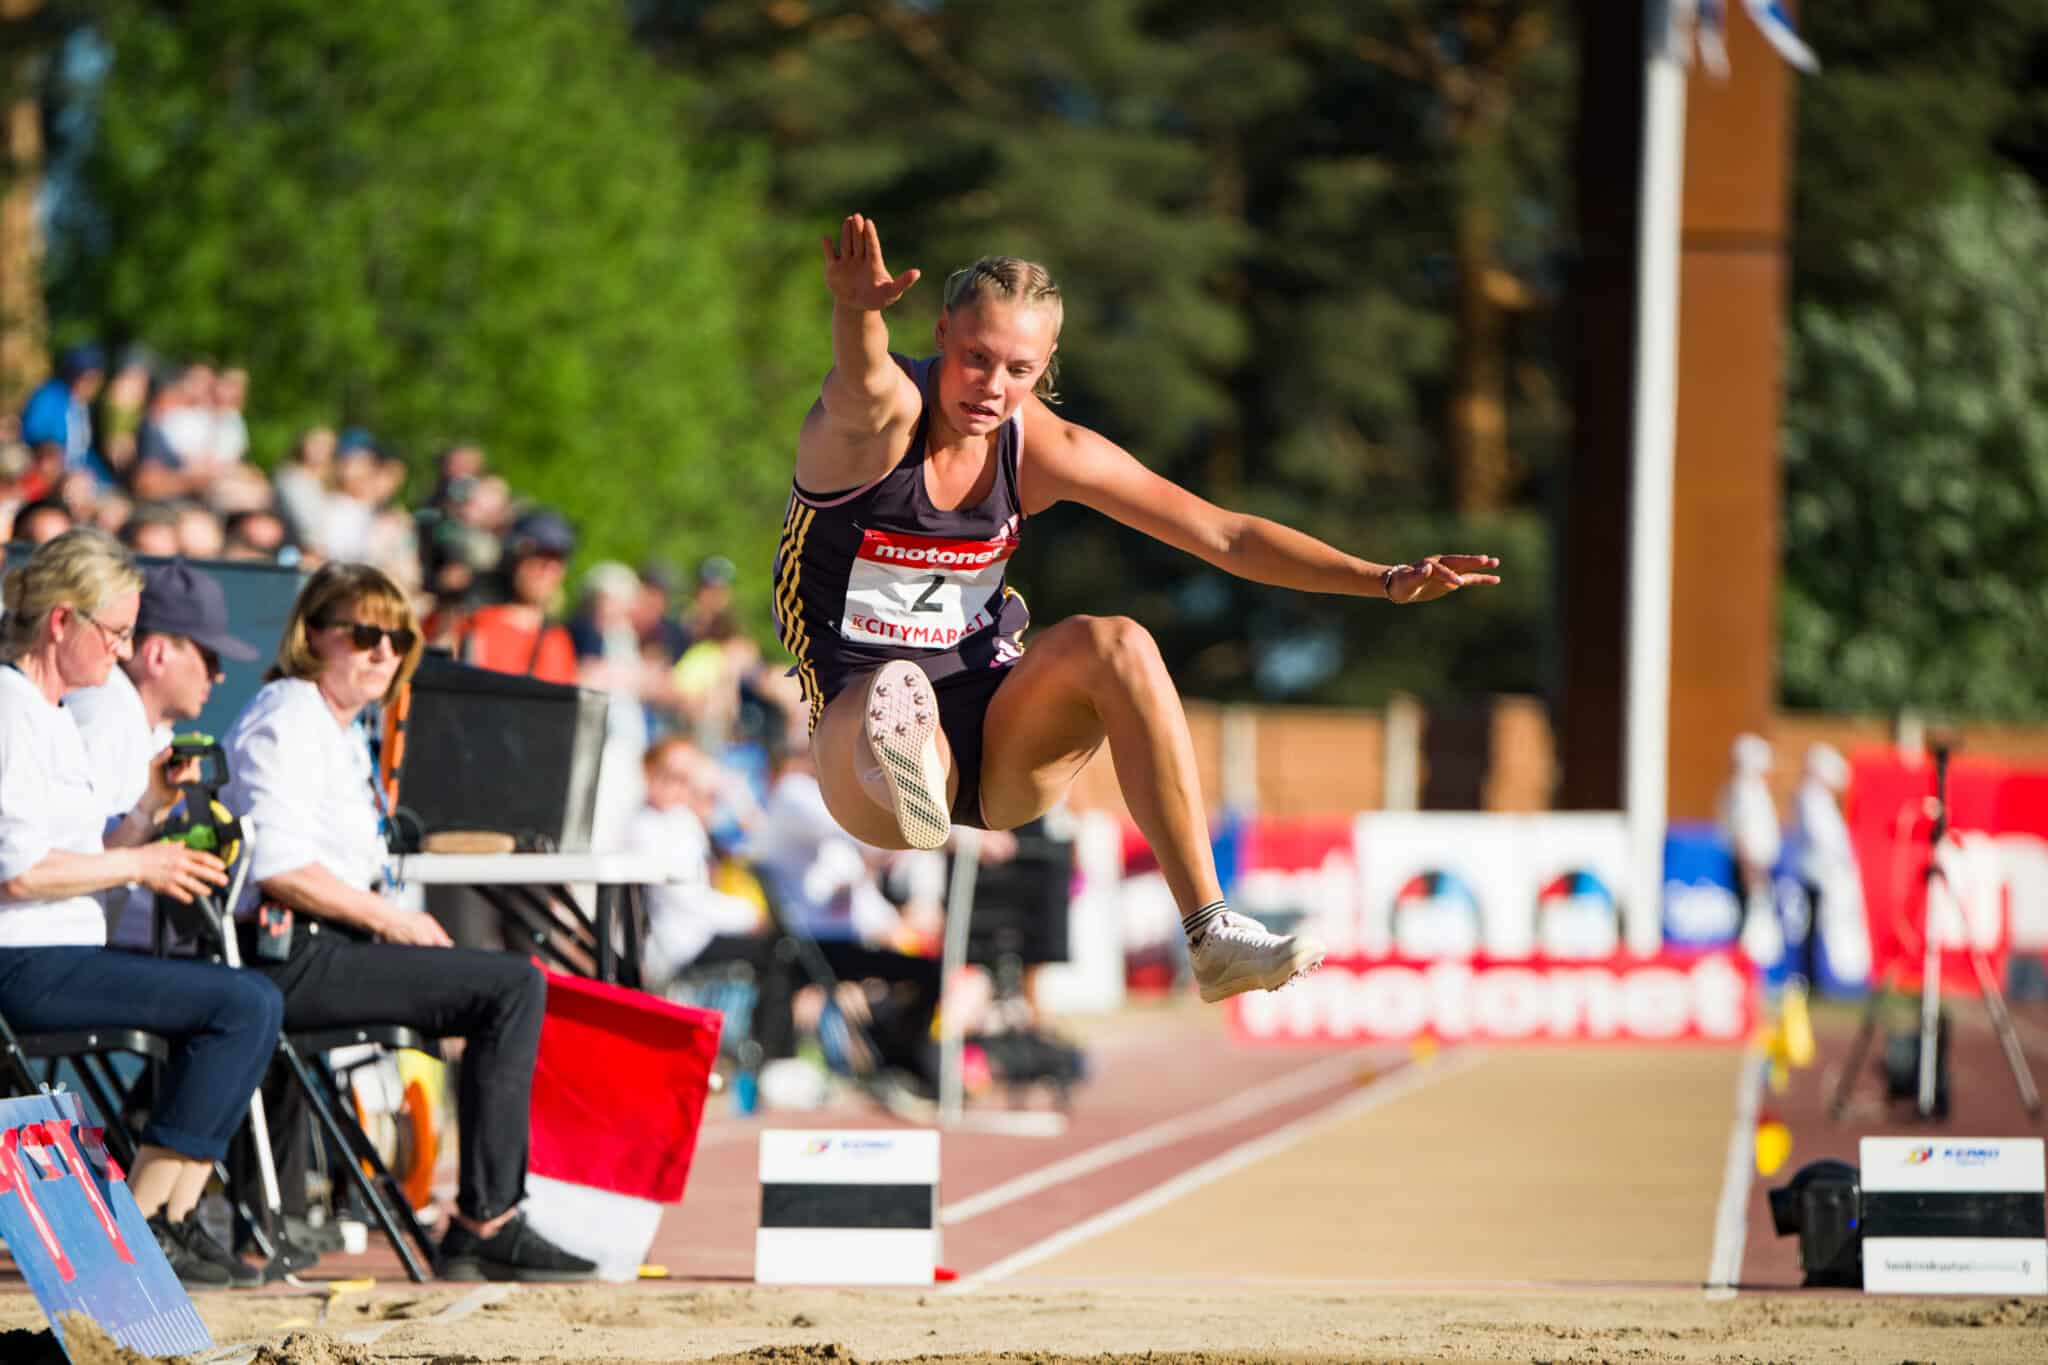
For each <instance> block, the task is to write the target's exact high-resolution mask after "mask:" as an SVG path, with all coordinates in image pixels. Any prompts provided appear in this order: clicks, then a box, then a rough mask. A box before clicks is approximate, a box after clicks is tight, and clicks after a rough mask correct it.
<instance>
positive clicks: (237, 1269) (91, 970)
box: [0, 530, 284, 1288]
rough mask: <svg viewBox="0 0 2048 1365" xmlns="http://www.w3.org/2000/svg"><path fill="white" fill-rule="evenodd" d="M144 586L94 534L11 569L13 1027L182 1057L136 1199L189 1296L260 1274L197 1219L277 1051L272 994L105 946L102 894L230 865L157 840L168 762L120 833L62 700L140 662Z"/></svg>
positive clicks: (5, 986) (3, 946)
mask: <svg viewBox="0 0 2048 1365" xmlns="http://www.w3.org/2000/svg"><path fill="white" fill-rule="evenodd" d="M141 589H142V575H141V573H139V572H138V571H137V570H136V567H135V561H134V560H133V559H132V558H130V557H129V554H128V552H127V551H126V550H124V549H122V548H121V547H120V545H118V544H117V543H115V541H114V540H113V539H112V538H111V537H109V536H107V535H105V534H103V533H102V532H99V531H93V530H77V531H67V532H65V533H64V534H63V535H60V536H58V537H56V538H55V539H54V540H51V541H49V542H47V543H45V544H44V545H43V546H41V547H40V548H39V549H37V550H36V552H35V553H34V554H32V555H30V556H29V557H28V559H27V561H26V562H24V563H23V564H22V565H21V566H20V567H18V568H15V569H13V570H11V571H9V572H8V574H7V578H6V585H5V588H4V600H5V603H6V608H7V615H6V617H5V620H4V623H0V659H4V660H5V663H6V666H5V667H4V668H0V1016H4V1017H5V1018H6V1020H7V1023H8V1024H9V1025H10V1026H11V1027H12V1028H14V1029H15V1030H17V1031H19V1032H23V1033H44V1032H69V1031H72V1030H79V1029H104V1028H138V1029H144V1030H146V1031H148V1032H151V1033H157V1034H162V1035H164V1036H166V1037H168V1038H170V1039H172V1040H173V1041H174V1042H175V1044H176V1047H177V1050H176V1052H175V1053H174V1054H173V1055H172V1058H171V1064H170V1067H169V1069H168V1071H167V1072H166V1075H165V1083H164V1086H163V1088H162V1090H161V1091H160V1092H159V1094H158V1100H157V1104H156V1107H155V1108H154V1109H153V1110H152V1111H151V1113H150V1117H149V1123H148V1124H147V1126H145V1127H144V1128H143V1130H142V1133H141V1146H140V1149H139V1150H138V1152H137V1154H136V1160H135V1163H134V1170H132V1171H131V1172H130V1173H129V1175H128V1186H129V1189H130V1191H131V1192H132V1193H133V1194H134V1196H135V1202H136V1204H137V1206H139V1207H140V1209H141V1210H142V1214H143V1217H144V1218H146V1219H148V1220H149V1225H150V1229H151V1231H152V1232H154V1233H155V1234H156V1239H157V1243H158V1245H160V1246H161V1247H162V1248H163V1251H164V1255H165V1257H166V1259H168V1260H169V1261H170V1263H171V1268H172V1269H173V1270H175V1271H176V1272H177V1274H178V1277H179V1279H181V1280H182V1281H183V1282H184V1283H185V1284H186V1285H187V1286H189V1287H192V1288H199V1287H202V1286H213V1287H221V1286H226V1285H231V1284H232V1285H239V1286H243V1287H249V1286H254V1285H256V1284H260V1283H261V1282H262V1274H261V1273H260V1272H259V1271H258V1270H257V1269H256V1268H255V1267H254V1266H251V1265H248V1264H245V1263H244V1262H242V1261H239V1260H237V1259H235V1258H234V1257H233V1256H232V1255H230V1254H229V1253H228V1251H227V1250H226V1249H225V1248H223V1247H222V1246H220V1244H219V1243H217V1242H215V1241H214V1240H213V1238H212V1237H211V1236H210V1235H208V1234H207V1232H206V1230H205V1229H204V1227H203V1226H202V1225H201V1223H200V1221H199V1219H198V1218H197V1217H196V1216H194V1209H195V1207H196V1206H197V1204H198V1202H199V1196H200V1194H201V1193H203V1192H204V1190H205V1188H206V1182H207V1179H208V1178H209V1177H210V1176H211V1175H212V1174H213V1165H214V1163H215V1162H216V1161H219V1160H220V1159H221V1158H222V1157H224V1156H225V1155H226V1154H227V1145H228V1139H229V1138H230V1137H232V1136H233V1135H234V1132H235V1130H236V1129H237V1128H238V1127H240V1126H241V1122H242V1115H243V1114H245V1113H247V1112H248V1107H249V1096H250V1094H251V1093H252V1092H253V1091H254V1090H255V1089H256V1085H257V1082H258V1081H260V1080H261V1079H262V1077H263V1069H264V1067H265V1066H266V1065H268V1064H269V1061H270V1054H271V1052H272V1051H273V1049H275V1048H276V1046H277V1030H278V1021H279V1019H280V1017H281V1016H282V1014H283V1012H284V1002H283V1001H282V1000H281V999H280V998H279V996H278V991H277V988H276V987H275V986H273V985H271V984H270V983H269V982H267V981H264V980H262V979H261V978H258V977H253V976H250V975H249V974H247V973H246V972H237V971H233V970H231V969H229V968H227V967H222V966H218V965H216V964H214V963H209V962H193V961H187V960H171V959H164V958H154V957H144V956H142V955H140V954H137V953H123V952H114V951H110V950H109V949H108V948H106V947H105V944H106V941H107V923H106V918H105V914H104V911H103V910H102V908H101V905H100V902H99V901H98V900H96V899H95V898H94V895H95V893H96V892H104V891H109V890H112V889H113V888H115V887H120V886H125V885H128V884H130V883H139V884H140V885H142V886H146V887H148V888H149V889H150V890H152V891H155V892H157V893H158V894H160V895H165V896H170V897H172V898H174V899H176V900H180V901H186V902H189V901H191V900H192V899H193V898H194V897H196V896H201V895H206V894H209V893H212V892H213V891H215V890H216V889H218V888H219V887H221V886H223V885H225V884H226V882H227V873H226V870H225V869H224V868H223V867H222V866H221V863H220V859H218V858H216V857H214V856H213V855H212V854H211V853H202V852H200V851H198V850H196V849H190V848H187V847H185V845H183V844H181V843H169V842H164V841H161V840H158V839H157V838H156V829H157V827H158V826H159V825H160V824H161V823H162V821H163V817H164V816H165V815H166V814H167V813H168V812H169V810H170V808H171V805H172V803H173V802H174V801H175V800H176V799H177V795H178V792H177V788H176V787H175V786H173V785H172V783H173V780H174V779H177V778H181V777H184V776H187V774H185V773H182V772H179V771H177V770H170V771H167V770H166V768H165V766H164V760H165V759H166V758H167V757H168V755H165V754H159V755H157V757H156V760H155V761H153V762H152V763H151V765H150V767H151V771H150V773H149V777H148V780H147V782H146V784H145V786H144V790H143V793H142V795H141V796H140V797H139V798H138V799H137V800H136V801H135V804H134V806H133V808H132V809H131V810H129V811H128V812H127V813H126V814H125V815H123V816H122V817H121V818H120V819H118V820H116V821H115V822H114V823H113V824H112V825H111V826H109V824H108V819H107V817H108V811H107V806H108V804H109V803H108V797H107V792H106V788H105V786H104V784H101V785H95V783H94V781H93V776H92V765H91V762H90V760H89V759H88V758H87V756H86V749H85V741H84V740H83V739H82V738H80V736H79V733H78V727H77V725H76V723H75V722H74V721H73V720H72V717H71V713H70V712H69V711H67V710H66V709H65V708H64V707H63V706H61V705H60V704H59V703H61V702H62V701H63V700H64V698H65V696H66V695H67V694H69V693H72V692H75V691H77V690H79V689H82V688H88V687H97V686H99V685H100V684H101V683H104V682H105V681H106V680H107V674H108V673H109V672H110V671H111V670H112V669H113V668H114V666H115V665H116V664H118V663H120V662H121V661H122V660H123V659H125V658H127V657H128V655H129V653H130V651H131V650H132V649H133V647H134V633H135V616H136V612H137V610H138V608H139V604H140V600H141Z"/></svg>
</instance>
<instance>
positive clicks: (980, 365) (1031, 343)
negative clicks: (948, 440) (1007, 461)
mask: <svg viewBox="0 0 2048 1365" xmlns="http://www.w3.org/2000/svg"><path fill="white" fill-rule="evenodd" d="M938 335H939V403H940V405H941V406H942V407H943V408H944V409H945V414H946V420H947V421H948V422H949V423H950V424H951V425H952V426H953V427H954V428H955V429H956V430H958V431H959V432H960V433H961V434H962V435H966V436H982V435H986V434H987V433H989V432H991V431H994V430H995V429H996V428H997V427H999V426H1001V425H1002V424H1003V423H1004V422H1006V421H1008V420H1009V418H1010V414H1011V413H1013V412H1015V411H1016V410H1017V407H1018V405H1019V404H1021V403H1022V402H1023V401H1024V400H1025V399H1026V398H1028V397H1030V396H1031V389H1032V386H1033V385H1035V384H1036V383H1038V378H1039V376H1040V375H1042V374H1044V373H1045V367H1046V366H1047V365H1049V364H1051V363H1052V353H1053V348H1054V347H1055V346H1056V345H1058V344H1059V326H1058V322H1057V320H1056V318H1055V317H1054V315H1053V313H1052V311H1051V310H1050V309H1047V308H1039V307H1033V306H1030V305H1024V306H1022V307H1020V306H1018V305H1016V304H1012V303H1005V302H1002V301H1000V300H996V299H981V300H978V301H976V302H974V303H970V304H965V305H963V306H961V307H959V308H956V309H954V310H952V311H951V312H946V313H941V314H940V315H939V333H938Z"/></svg>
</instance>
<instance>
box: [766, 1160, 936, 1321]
mask: <svg viewBox="0 0 2048 1365" xmlns="http://www.w3.org/2000/svg"><path fill="white" fill-rule="evenodd" d="M938 1211H939V1135H938V1133H937V1132H935V1131H932V1130H929V1129H900V1130H894V1131H887V1130H877V1131H851V1132H849V1131H832V1132H822V1131H814V1132H806V1131H802V1130H791V1129H769V1130H767V1131H764V1132H763V1133H762V1134H761V1217H760V1223H759V1226H758V1227H757V1229H756V1230H755V1233H754V1279H755V1280H756V1281H757V1282H758V1283H761V1284H908V1285H928V1284H930V1283H931V1282H932V1276H933V1274H934V1272H935V1271H936V1270H937V1268H938V1255H939V1224H938V1216H939V1212H938Z"/></svg>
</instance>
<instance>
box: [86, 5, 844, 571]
mask: <svg viewBox="0 0 2048 1365" xmlns="http://www.w3.org/2000/svg"><path fill="white" fill-rule="evenodd" d="M92 15H93V18H94V24H95V28H96V31H97V33H98V34H99V35H101V37H102V40H103V41H104V43H105V44H106V45H107V47H108V49H109V52H110V56H111V63H110V65H109V67H108V69H107V71H106V73H105V76H104V78H103V80H102V81H101V83H100V85H99V88H98V91H97V100H96V115H97V131H96V135H95V138H94V142H93V145H92V148H91V150H90V154H89V157H88V159H87V169H86V172H85V179H84V189H85V191H86V192H85V193H84V194H83V195H82V196H80V197H79V198H78V200H77V203H76V204H75V205H74V206H73V209H72V211H71V212H69V213H68V214H67V216H66V221H65V223H64V232H63V235H62V238H61V240H60V243H59V245H60V246H61V248H62V250H61V253H60V254H59V257H58V261H57V266H56V273H55V278H54V281H53V286H54V290H53V292H54V297H55V298H56V300H57V302H58V307H59V309H60V311H61V314H62V315H65V316H71V317H81V318H86V319H90V320H91V321H92V322H93V323H95V324H96V325H97V327H98V329H99V330H101V331H102V332H103V333H104V334H106V335H110V336H114V337H124V336H125V337H136V338H142V339H146V340H147V341H149V342H150V343H151V344H153V345H155V346H156V347H158V348H159V349H161V350H163V351H166V352H168V353H170V354H173V355H181V354H213V355H218V356H222V357H227V358H232V359H236V360H241V361H245V362H246V363H247V364H248V365H249V367H250V369H251V370H252V372H253V374H254V376H255V390H254V394H253V410H252V414H251V416H252V424H253V426H254V429H255V433H254V434H255V441H256V447H257V450H258V452H259V454H260V455H261V456H263V457H265V458H272V457H274V456H275V455H276V454H277V453H279V452H280V451H281V450H282V449H283V448H284V446H285V444H286V443H287V441H288V440H289V437H290V435H291V434H292V433H293V432H294V431H295V430H297V429H298V428H301V427H303V426H305V425H309V424H313V423H331V422H336V421H340V422H346V423H351V424H359V425H363V426H367V427H369V428H371V429H372V430H373V431H375V432H376V433H377V434H378V435H379V436H380V437H382V438H384V439H385V440H387V441H389V442H391V443H392V444H393V445H394V446H395V447H396V448H397V449H398V450H400V451H401V452H404V453H406V454H407V455H408V456H409V457H411V458H412V459H413V460H414V462H415V468H416V469H417V468H421V467H422V466H423V461H424V459H425V458H426V457H428V456H430V455H431V454H432V452H433V451H434V450H435V449H436V448H437V447H438V446H440V445H442V444H444V443H447V442H451V441H455V440H475V441H478V442H481V443H482V444H484V445H485V447H486V448H487V450H488V451H489V454H490V456H491V458H492V460H493V462H494V464H495V465H496V467H497V468H499V469H500V470H502V471H503V472H504V473H505V474H506V475H507V476H508V477H509V478H510V479H511V480H512V482H513V485H514V487H515V489H517V490H518V491H519V492H521V493H523V494H530V495H532V496H535V497H537V498H540V499H544V500H546V501H549V502H552V503H554V504H556V505H559V506H560V507H562V508H563V509H564V510H565V511H566V512H568V513H569V514H570V515H571V516H572V517H573V518H575V519H576V520H577V521H579V523H580V524H581V526H582V528H583V530H584V533H585V540H586V544H587V546H588V548H589V549H590V550H591V551H593V552H597V553H605V554H622V555H634V554H638V553H641V552H644V551H648V550H655V549H659V550H663V551H665V552H668V553H670V554H674V555H677V556H685V557H686V556H690V555H696V554H703V553H708V552H711V551H713V550H718V551H722V552H725V553H728V554H731V555H732V556H734V558H736V559H737V560H739V562H741V563H742V564H746V565H752V566H760V569H759V571H758V572H756V573H753V574H751V575H748V576H747V577H746V578H745V579H744V580H743V582H742V585H741V586H742V589H743V592H744V593H745V595H746V596H747V598H748V599H749V601H750V602H751V604H752V605H754V606H756V607H759V606H761V605H762V604H764V603H765V600H766V597H767V584H766V582H765V579H766V564H767V561H768V556H769V554H770V553H771V552H772V545H773V539H774V536H775V531H776V526H777V522H778V519H779V518H778V512H779V509H780V506H781V503H782V500H783V498H784V497H785V496H786V492H787V486H788V477H789V468H790V460H791V451H792V449H793V443H794V432H795V429H796V425H797V423H798V421H799V419H800V417H801V414H802V411H803V408H804V406H805V404H806V403H807V402H808V399H809V394H810V391H811V390H813V389H814V387H815V384H816V380H817V376H818V374H819V373H820V371H821V368H822V365H823V364H824V358H825V341H824V333H823V328H822V327H821V326H819V325H818V323H817V314H818V312H819V309H818V308H817V306H816V301H815V299H814V298H813V297H812V291H811V290H810V289H809V288H808V287H806V286H807V283H808V282H807V281H803V280H802V279H801V278H800V275H799V273H798V271H797V270H796V268H795V262H797V261H799V260H801V259H802V255H801V253H802V252H804V251H805V250H807V249H811V250H814V248H809V247H808V245H807V243H806V241H805V239H804V237H803V235H802V234H801V233H796V232H791V231H789V230H786V229H784V228H783V227H782V226H780V225H779V224H778V222H777V221H776V219H775V218H774V216H773V215H772V214H771V213H770V212H768V210H767V208H766V204H765V199H764V194H765V182H766V178H767V175H766V168H765V161H764V158H763V156H762V154H761V153H759V152H758V151H755V150H750V149H749V148H748V147H746V146H745V145H744V144H743V143H741V142H739V141H738V140H735V139H720V140H716V141H713V140H709V139H707V138H706V137H704V136H703V135H702V134H701V133H700V132H699V131H698V130H697V129H696V128H695V127H694V126H693V124H692V123H691V121H690V119H689V118H688V116H687V111H686V108H685V99H686V96H687V91H686V90H685V89H683V88H682V87H681V84H680V82H678V81H677V79H676V78H675V77H674V76H673V75H669V74H664V73H662V72H660V71H658V70H657V69H656V68H655V65H654V63H653V62H652V61H650V60H649V59H648V57H647V55H646V53H645V52H644V51H643V50H642V49H641V48H640V46H639V45H638V44H636V43H635V42H633V40H632V38H631V35H630V33H629V32H628V30H627V27H626V24H625V19H624V16H623V13H622V11H621V10H620V9H619V7H618V6H617V5H616V4H615V3H613V2H612V0H471V3H467V4H461V5H450V4H446V3H443V0H380V3H377V4H342V5H335V4H328V3H323V2H322V0H192V3H180V4H168V3H149V2H148V0H103V3H100V4H98V5H96V6H94V7H93V9H92Z"/></svg>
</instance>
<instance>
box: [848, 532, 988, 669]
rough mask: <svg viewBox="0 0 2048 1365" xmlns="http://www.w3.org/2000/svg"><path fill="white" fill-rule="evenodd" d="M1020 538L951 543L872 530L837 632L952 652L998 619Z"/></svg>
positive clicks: (862, 548)
mask: <svg viewBox="0 0 2048 1365" xmlns="http://www.w3.org/2000/svg"><path fill="white" fill-rule="evenodd" d="M1016 548H1017V539H1016V537H1015V536H1007V535H1006V536H1000V537H998V538H996V539H993V540H948V539H945V538H944V537H940V536H918V535H906V534H904V533H902V532H900V531H873V530H870V531H867V532H864V533H863V534H862V536H861V542H860V550H859V552H858V553H857V554H855V556H854V560H853V570H852V572H851V573H850V574H849V575H848V576H847V580H846V614H845V615H844V616H843V617H841V618H840V621H839V633H840V634H841V635H843V636H845V637H846V638H847V639H849V640H859V641H861V642H863V643H867V644H880V645H908V646H910V647H911V648H913V649H951V648H952V647H953V646H954V645H957V644H959V643H960V642H961V641H962V640H964V639H966V638H967V637H968V636H970V635H972V634H974V632H976V631H978V630H982V629H984V628H985V627H987V626H988V625H989V623H990V622H991V621H993V620H994V619H995V612H996V609H997V607H998V606H999V605H1000V603H999V602H998V601H997V598H998V595H999V590H1000V589H1001V587H1002V582H1003V566H1004V564H1005V563H1006V562H1007V561H1008V560H1009V558H1010V555H1011V553H1012V552H1013V551H1015V550H1016Z"/></svg>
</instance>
